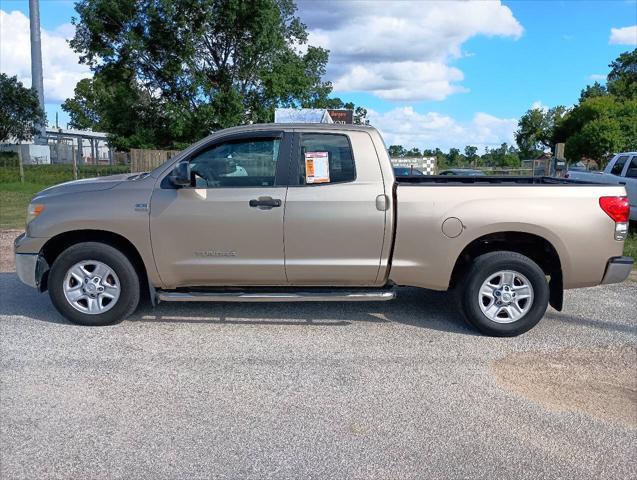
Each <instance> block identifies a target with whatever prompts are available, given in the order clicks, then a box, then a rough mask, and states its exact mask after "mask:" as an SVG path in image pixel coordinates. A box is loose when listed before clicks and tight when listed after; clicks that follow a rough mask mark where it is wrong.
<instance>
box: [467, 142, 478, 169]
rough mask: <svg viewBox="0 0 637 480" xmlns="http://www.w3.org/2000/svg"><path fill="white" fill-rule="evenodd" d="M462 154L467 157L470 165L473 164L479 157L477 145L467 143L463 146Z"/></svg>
mask: <svg viewBox="0 0 637 480" xmlns="http://www.w3.org/2000/svg"><path fill="white" fill-rule="evenodd" d="M464 154H465V156H466V157H467V161H468V162H469V164H471V165H472V166H475V165H476V162H477V160H478V158H479V157H478V147H474V146H472V145H467V146H466V147H464Z"/></svg>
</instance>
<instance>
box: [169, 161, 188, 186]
mask: <svg viewBox="0 0 637 480" xmlns="http://www.w3.org/2000/svg"><path fill="white" fill-rule="evenodd" d="M170 181H171V182H172V184H173V185H177V186H179V187H189V186H190V185H192V182H191V179H190V163H189V162H179V163H178V164H177V165H175V168H174V169H173V173H172V174H171V175H170Z"/></svg>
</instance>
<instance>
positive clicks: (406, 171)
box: [394, 167, 424, 177]
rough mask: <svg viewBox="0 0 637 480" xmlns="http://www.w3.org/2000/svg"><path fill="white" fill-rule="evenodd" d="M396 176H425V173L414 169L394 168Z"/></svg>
mask: <svg viewBox="0 0 637 480" xmlns="http://www.w3.org/2000/svg"><path fill="white" fill-rule="evenodd" d="M394 175H395V176H396V177H409V176H411V175H417V176H419V175H424V173H422V172H421V171H420V170H418V169H417V168H414V167H394Z"/></svg>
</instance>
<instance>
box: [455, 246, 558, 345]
mask: <svg viewBox="0 0 637 480" xmlns="http://www.w3.org/2000/svg"><path fill="white" fill-rule="evenodd" d="M506 270H510V271H514V272H517V273H519V274H521V275H523V276H524V277H526V279H527V280H528V281H529V283H530V285H531V287H532V289H533V300H532V302H531V306H530V307H529V309H528V311H527V312H526V314H524V315H523V316H522V317H521V318H519V319H518V320H515V321H513V322H511V323H499V322H497V321H494V320H492V319H490V318H489V317H488V316H487V315H485V313H483V312H482V309H481V307H480V301H481V297H480V288H481V287H482V285H483V283H484V282H485V281H486V280H487V279H489V278H490V277H491V276H492V275H494V274H496V273H498V272H500V271H506ZM461 296H462V307H463V310H464V314H465V316H466V317H467V320H468V321H469V323H470V324H471V325H473V326H474V327H475V328H477V329H478V330H480V332H482V333H484V334H485V335H490V336H494V337H514V336H516V335H520V334H522V333H524V332H527V331H528V330H530V329H531V328H533V327H534V326H535V325H536V324H537V323H538V322H539V321H540V320H541V319H542V317H543V316H544V313H545V312H546V309H547V308H548V304H549V286H548V282H547V280H546V276H545V275H544V272H543V271H542V269H541V268H540V267H539V266H538V265H537V264H536V263H535V262H534V261H533V260H531V259H530V258H528V257H525V256H524V255H520V254H519V253H515V252H506V251H500V252H490V253H485V254H484V255H480V256H479V257H477V258H476V259H475V260H474V261H473V263H472V264H471V266H470V268H469V271H468V272H467V276H466V279H465V282H464V288H463V291H462V292H461ZM520 304H521V303H520ZM487 305H488V303H487ZM485 308H486V307H485Z"/></svg>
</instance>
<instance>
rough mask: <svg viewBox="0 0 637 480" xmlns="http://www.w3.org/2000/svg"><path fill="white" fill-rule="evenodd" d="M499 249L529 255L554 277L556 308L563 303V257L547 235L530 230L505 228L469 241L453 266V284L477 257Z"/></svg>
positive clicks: (551, 283)
mask: <svg viewBox="0 0 637 480" xmlns="http://www.w3.org/2000/svg"><path fill="white" fill-rule="evenodd" d="M495 251H509V252H516V253H519V254H521V255H524V256H526V257H529V258H530V259H531V260H533V261H534V262H535V263H537V264H538V266H539V267H540V268H541V269H542V271H543V272H544V274H545V275H547V276H548V277H550V281H549V289H550V304H551V306H552V307H553V308H555V309H556V310H561V309H562V304H563V290H564V289H563V276H562V275H563V274H562V268H563V266H562V261H561V259H560V255H559V253H558V251H557V249H556V248H555V246H554V245H553V244H552V243H551V242H550V241H549V240H547V239H546V238H544V237H542V236H540V235H536V234H533V233H527V232H517V231H502V232H494V233H488V234H485V235H482V236H481V237H478V238H476V239H474V240H472V241H471V242H470V243H469V244H467V245H466V246H465V247H464V249H463V250H462V252H460V255H458V258H457V259H456V263H455V265H454V267H453V270H452V273H451V279H450V284H449V287H450V288H453V287H455V286H457V285H459V284H460V283H461V282H462V280H463V278H464V276H465V274H466V272H467V270H468V269H469V267H470V265H471V263H472V262H473V260H475V259H476V258H477V257H478V256H480V255H483V254H485V253H490V252H495Z"/></svg>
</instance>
